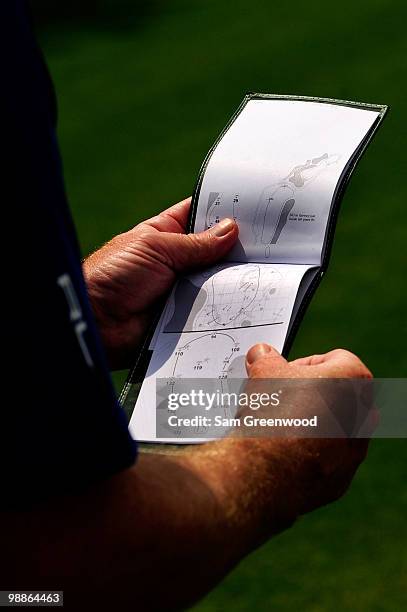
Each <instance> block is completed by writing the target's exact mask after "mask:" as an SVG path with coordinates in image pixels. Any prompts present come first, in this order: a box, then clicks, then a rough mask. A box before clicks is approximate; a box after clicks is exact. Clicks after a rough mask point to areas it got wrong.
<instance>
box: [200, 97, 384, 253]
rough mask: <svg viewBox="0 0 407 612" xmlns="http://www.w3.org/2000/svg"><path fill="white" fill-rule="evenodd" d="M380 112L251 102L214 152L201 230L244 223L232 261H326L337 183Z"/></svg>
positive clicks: (315, 104) (202, 192) (299, 103)
mask: <svg viewBox="0 0 407 612" xmlns="http://www.w3.org/2000/svg"><path fill="white" fill-rule="evenodd" d="M378 116H379V112H378V111H372V110H364V109H361V108H355V107H350V106H341V105H336V104H328V103H320V102H311V101H307V102H306V101H297V100H278V99H266V100H250V101H249V102H248V103H247V104H246V106H245V107H244V108H243V110H242V112H241V113H240V115H239V116H238V117H237V119H236V120H235V122H234V123H233V124H232V126H231V127H230V128H229V129H228V131H227V132H226V134H225V135H224V136H223V138H222V140H221V141H220V143H219V144H218V145H217V147H216V149H215V151H214V152H213V154H212V156H211V158H210V160H209V164H208V166H207V168H206V170H205V174H204V177H203V182H202V186H201V190H200V194H199V201H198V208H197V216H196V221H195V231H197V232H199V231H201V230H203V229H205V228H206V227H210V226H211V225H213V224H214V223H216V222H217V220H218V219H220V218H223V217H226V216H227V217H231V216H232V217H235V218H236V220H237V221H238V223H239V229H240V236H239V238H240V243H239V244H238V245H237V247H236V248H234V249H232V251H231V252H230V254H229V256H228V259H229V260H230V261H252V262H253V261H254V262H262V261H264V262H267V261H270V262H273V263H276V262H280V263H299V264H315V265H319V264H320V263H321V254H322V248H323V244H324V238H325V234H326V229H327V222H328V217H329V212H330V208H331V203H332V199H333V195H334V192H335V188H336V186H337V184H338V182H339V179H340V177H341V175H342V173H343V171H344V169H345V168H346V166H347V164H348V162H349V160H350V159H351V158H352V156H353V155H354V153H355V151H357V149H358V147H359V145H360V143H361V142H362V140H363V139H364V137H365V136H366V134H367V133H368V131H369V129H370V128H371V127H372V125H373V123H374V121H375V120H376V118H377V117H378Z"/></svg>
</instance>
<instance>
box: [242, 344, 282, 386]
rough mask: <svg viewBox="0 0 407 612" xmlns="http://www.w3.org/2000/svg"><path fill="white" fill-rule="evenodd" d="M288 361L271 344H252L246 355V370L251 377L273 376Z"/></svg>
mask: <svg viewBox="0 0 407 612" xmlns="http://www.w3.org/2000/svg"><path fill="white" fill-rule="evenodd" d="M286 366H287V361H286V360H285V359H284V357H282V355H280V353H279V352H278V351H277V350H276V349H275V348H274V347H273V346H271V345H270V344H266V343H260V344H255V345H254V346H252V347H251V348H250V349H249V351H248V352H247V355H246V370H247V373H248V375H249V376H250V377H254V378H271V377H272V376H273V373H276V372H277V371H278V370H280V369H281V367H286Z"/></svg>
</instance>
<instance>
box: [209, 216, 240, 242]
mask: <svg viewBox="0 0 407 612" xmlns="http://www.w3.org/2000/svg"><path fill="white" fill-rule="evenodd" d="M234 227H235V222H234V221H233V219H222V221H219V223H216V225H214V226H213V227H211V230H210V231H211V232H212V234H214V236H217V237H218V238H219V237H220V236H226V234H228V233H229V232H231V231H232V229H233V228H234Z"/></svg>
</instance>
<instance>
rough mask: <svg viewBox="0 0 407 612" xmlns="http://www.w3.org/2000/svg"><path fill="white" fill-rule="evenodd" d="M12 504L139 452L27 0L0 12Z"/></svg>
mask: <svg viewBox="0 0 407 612" xmlns="http://www.w3.org/2000/svg"><path fill="white" fill-rule="evenodd" d="M0 24H1V25H0V37H1V43H0V45H1V47H0V53H1V56H0V65H1V74H0V80H1V85H2V87H1V89H2V92H4V95H3V94H2V99H1V115H0V121H1V124H2V129H1V140H0V146H1V150H2V163H1V169H2V171H1V187H0V189H1V192H0V193H1V194H2V200H3V202H2V208H3V210H4V215H3V231H2V233H3V234H4V239H3V257H2V268H3V270H2V275H1V278H2V294H3V298H2V302H3V306H4V307H5V308H4V310H3V315H2V319H3V321H2V323H3V325H2V327H3V343H2V344H3V346H2V348H3V350H2V353H3V360H4V361H3V363H4V364H5V365H4V366H3V380H2V387H1V389H2V402H1V408H0V436H1V445H0V447H1V450H0V485H1V491H2V493H3V494H2V495H1V501H2V503H3V505H4V504H5V505H10V504H11V505H15V504H21V503H22V504H24V506H25V507H26V506H27V504H28V503H31V502H36V501H38V500H42V499H45V498H47V497H50V496H53V495H56V494H64V493H70V492H74V491H79V490H82V489H84V488H86V487H88V486H90V485H91V484H92V483H95V482H97V481H100V480H101V479H104V478H107V477H108V476H110V475H112V474H114V473H115V472H118V471H119V470H122V469H124V468H125V467H127V466H129V465H131V464H132V463H133V462H134V460H135V454H136V447H135V442H134V441H133V440H132V439H131V437H130V435H129V433H128V428H127V420H126V418H125V415H124V413H123V411H122V410H121V408H120V406H119V404H118V402H117V399H116V396H115V392H114V389H113V385H112V382H111V379H110V375H109V372H108V368H107V365H106V362H105V357H104V353H103V350H102V347H101V343H100V339H99V336H98V333H97V329H96V326H95V323H94V320H93V317H92V313H91V309H90V306H89V302H88V297H87V293H86V287H85V283H84V279H83V276H82V270H81V263H80V256H79V249H78V245H77V240H76V235H75V231H74V227H73V223H72V219H71V216H70V213H69V209H68V206H67V201H66V196H65V191H64V185H63V179H62V171H61V163H60V159H59V153H58V146H57V142H56V136H55V129H54V119H55V103H54V98H53V90H52V86H51V83H50V80H49V77H48V74H47V71H46V68H45V65H44V63H43V60H42V57H41V54H40V52H39V50H38V48H37V46H36V43H35V40H34V38H33V35H32V32H31V27H30V23H29V19H28V17H27V13H26V8H25V3H24V2H22V1H15V2H4V3H2V5H1V8H0Z"/></svg>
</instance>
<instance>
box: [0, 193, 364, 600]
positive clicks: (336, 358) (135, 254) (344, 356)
mask: <svg viewBox="0 0 407 612" xmlns="http://www.w3.org/2000/svg"><path fill="white" fill-rule="evenodd" d="M188 208H189V202H188V200H185V201H184V202H182V203H180V204H179V205H176V206H175V207H173V208H171V209H169V210H168V211H166V212H165V213H162V214H161V215H159V216H158V217H155V218H153V219H152V220H149V221H148V222H145V223H143V224H140V226H137V227H136V228H134V229H133V230H130V232H127V233H125V234H122V235H120V236H117V237H116V238H114V239H113V240H112V241H110V242H109V243H108V244H107V245H105V246H104V247H102V249H101V250H100V251H98V252H96V253H94V254H93V255H91V257H90V258H88V259H87V260H86V261H85V263H84V272H85V277H86V279H87V283H88V287H89V295H90V298H91V301H92V305H93V308H94V311H95V314H96V319H97V321H98V324H99V326H100V330H101V334H102V338H103V340H104V343H105V346H106V349H107V351H108V354H109V357H110V361H111V363H112V364H113V365H119V364H120V365H123V364H126V363H127V364H128V362H129V359H130V358H131V355H132V353H133V352H134V350H135V349H136V348H137V346H139V345H140V343H141V341H142V338H143V336H144V335H145V333H146V331H147V329H148V326H149V325H150V323H151V321H152V319H153V316H154V312H155V311H156V310H157V309H158V308H159V307H160V305H161V303H162V299H163V297H164V296H165V294H166V293H167V292H168V290H169V289H170V287H171V285H172V284H173V282H174V280H175V278H176V276H177V274H179V273H180V272H184V271H186V270H189V269H193V268H194V267H196V266H198V265H209V264H210V263H214V262H215V261H216V260H217V259H219V258H221V257H223V256H224V255H225V254H226V252H227V251H228V250H229V249H230V247H231V246H232V245H233V243H234V242H235V240H236V238H237V235H238V230H237V227H236V224H235V223H234V222H233V221H231V220H229V221H226V222H225V223H224V224H223V226H220V231H218V235H217V234H216V232H215V230H210V231H209V232H204V233H202V234H200V235H191V236H187V235H185V234H184V231H185V224H186V219H187V215H188ZM246 368H247V372H248V376H249V385H256V384H257V383H256V381H260V380H264V379H270V378H279V379H284V378H290V379H291V378H297V379H302V378H315V379H321V378H338V377H339V378H370V377H371V373H370V372H369V370H368V369H367V368H366V366H365V365H364V364H363V363H362V362H361V361H360V360H359V359H358V358H357V357H356V356H355V355H353V354H352V353H349V352H348V351H344V350H335V351H331V352H329V353H327V354H325V355H313V356H308V357H304V358H303V359H297V360H294V361H291V362H288V361H286V360H285V359H284V358H283V357H281V355H279V354H278V352H277V351H276V350H275V349H273V347H271V346H269V345H267V344H260V345H256V346H255V347H252V349H251V350H250V351H249V352H248V354H247V358H246ZM341 401H342V398H341V397H340V396H338V397H332V405H331V406H330V408H331V409H336V410H340V408H341ZM295 402H296V410H297V414H300V413H301V410H306V406H305V402H304V397H302V394H301V392H299V393H298V395H296V396H295ZM321 410H324V407H323V406H322V407H321ZM366 451H367V441H366V440H352V439H348V438H346V437H343V438H336V439H326V438H319V439H309V438H298V437H297V438H294V437H287V436H285V437H282V438H270V439H267V438H255V439H253V438H249V437H233V436H232V437H229V438H226V439H223V440H219V441H216V442H209V443H207V444H202V445H199V446H196V447H193V448H191V447H187V448H185V449H183V450H182V451H180V452H166V453H165V452H164V453H162V452H160V451H159V450H158V449H156V448H155V449H154V450H153V451H152V452H148V453H147V452H145V453H143V452H141V453H140V455H139V457H138V460H137V462H136V464H135V465H134V466H132V467H130V468H129V469H127V470H124V471H123V472H121V473H120V474H117V475H115V476H113V477H111V478H109V479H106V480H105V481H104V482H101V483H99V484H96V485H94V486H93V487H90V488H89V489H88V490H87V491H85V492H82V493H78V494H77V495H71V496H65V497H59V498H55V499H52V500H49V501H48V502H46V503H43V504H42V505H40V506H37V507H36V508H32V509H27V510H25V511H19V512H13V513H11V512H7V513H6V512H3V513H2V514H1V520H0V538H1V541H2V555H1V559H0V575H1V577H2V578H1V581H2V585H3V587H4V588H20V589H21V588H24V589H25V590H26V589H30V588H31V589H37V590H38V589H63V590H64V591H65V603H64V607H65V609H67V610H89V609H91V608H92V609H97V610H112V609H115V610H118V611H121V610H132V611H133V610H172V609H179V608H182V607H185V606H187V605H190V604H191V603H193V602H194V601H196V600H197V599H199V598H200V597H201V596H203V595H204V594H205V593H206V592H208V590H209V589H211V588H212V587H213V586H214V585H216V583H217V582H219V580H221V579H222V578H223V577H224V576H225V574H226V573H227V572H228V571H230V570H231V569H232V568H233V567H234V566H235V565H236V564H237V563H238V562H239V561H240V560H241V559H242V558H243V557H244V556H245V555H247V554H248V553H250V552H251V551H252V550H254V549H255V548H256V547H257V546H259V545H260V544H261V543H263V542H264V541H266V540H267V539H268V538H269V537H271V536H273V535H274V534H276V533H278V532H280V531H282V530H283V529H286V528H287V527H290V526H291V525H292V524H293V523H294V522H295V521H296V519H297V518H298V517H299V516H301V515H302V514H305V513H307V512H310V511H312V510H314V509H316V508H319V507H321V506H323V505H325V504H328V503H330V502H332V501H334V500H336V499H338V498H339V497H340V496H341V495H342V494H343V493H344V492H345V491H346V489H347V488H348V486H349V484H350V482H351V480H352V478H353V476H354V473H355V471H356V469H357V467H358V466H359V464H360V463H361V461H362V460H363V459H364V457H365V455H366Z"/></svg>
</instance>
